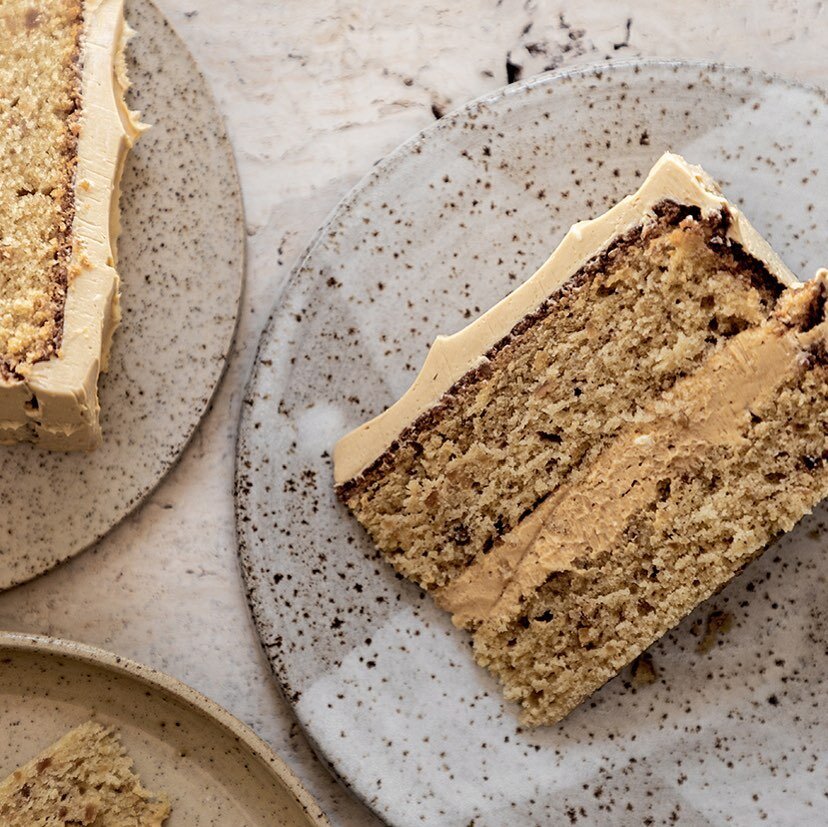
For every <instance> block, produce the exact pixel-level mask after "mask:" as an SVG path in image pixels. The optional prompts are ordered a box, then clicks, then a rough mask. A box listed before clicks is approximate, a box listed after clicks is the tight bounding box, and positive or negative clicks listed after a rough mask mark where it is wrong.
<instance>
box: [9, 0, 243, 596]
mask: <svg viewBox="0 0 828 827" xmlns="http://www.w3.org/2000/svg"><path fill="white" fill-rule="evenodd" d="M139 1H140V2H141V3H143V4H144V5H146V6H149V7H151V8H152V9H153V11H154V12H155V13H156V14H157V15H158V16H159V17H160V18H161V19H162V20H163V21H164V23H165V25H166V27H167V28H168V29H169V30H170V32H171V33H172V35H173V36H174V37H175V38H176V40H178V42H179V44H180V49H181V53H182V56H183V57H184V59H185V60H187V61H188V62H189V63H190V65H191V66H192V68H193V69H194V70H195V72H196V73H197V75H198V77H199V78H200V79H201V80H202V81H203V84H204V91H205V94H206V98H207V100H208V102H209V104H210V106H211V108H212V110H213V112H214V114H215V115H216V118H215V121H214V123H215V128H216V136H217V138H218V140H219V142H220V143H221V144H223V145H224V147H225V149H226V152H227V157H228V160H229V162H230V163H229V166H228V173H229V174H230V176H231V177H232V180H233V182H234V184H235V186H234V188H233V191H232V193H231V195H230V199H231V200H232V201H233V202H235V208H236V209H235V210H234V212H236V213H237V215H238V221H237V224H238V233H237V239H236V244H237V245H238V246H239V247H240V251H241V259H240V262H239V265H240V266H239V267H238V270H235V268H234V272H237V273H238V288H237V289H236V290H235V291H234V297H233V303H232V307H234V308H235V313H234V318H233V327H232V329H231V330H230V333H229V336H228V337H227V341H226V343H225V344H224V345H222V350H223V354H222V358H221V368H220V369H219V372H218V374H217V375H216V377H215V379H214V381H213V386H212V388H210V390H209V393H208V394H206V395H205V396H204V397H203V400H204V401H203V405H202V408H201V411H200V412H199V413H198V416H197V417H196V418H195V420H194V421H193V424H192V426H191V428H190V430H189V432H188V433H187V434H186V436H185V437H184V439H183V441H182V442H181V444H180V446H179V448H178V450H177V451H176V452H175V454H174V455H173V456H172V458H171V459H170V460H169V461H168V462H167V464H166V465H165V466H163V467H162V470H161V473H160V474H159V475H158V477H157V479H155V480H154V482H153V483H152V484H150V485H149V486H147V488H146V489H144V490H143V491H140V493H139V494H138V495H137V497H136V498H135V500H134V501H133V502H132V503H131V504H130V505H129V506H128V508H127V510H126V511H124V513H123V514H121V515H120V516H119V517H118V518H117V519H116V521H115V522H113V523H112V525H110V526H109V527H108V528H106V529H104V530H102V531H100V532H99V533H97V534H96V535H94V537H92V538H91V539H90V540H89V542H87V543H86V544H85V545H83V546H79V547H78V548H76V549H73V550H72V551H71V552H68V553H67V554H65V555H62V556H60V557H58V558H56V559H55V560H52V561H50V562H49V564H48V565H46V566H42V567H35V568H33V569H29V570H28V571H27V572H26V573H25V574H24V575H22V576H21V577H16V578H13V579H12V580H10V581H9V582H8V584H6V585H5V586H0V594H2V593H3V592H6V591H10V590H12V589H15V588H17V587H18V586H22V585H25V584H26V583H30V582H31V581H32V580H36V579H37V578H39V577H42V576H43V575H45V574H48V573H49V572H51V571H54V570H55V569H56V568H58V567H59V566H63V565H65V564H66V563H68V562H69V561H70V560H73V559H74V558H75V557H78V556H79V555H81V554H83V553H84V552H86V551H89V549H91V548H92V547H93V546H96V545H97V544H98V543H100V542H101V541H102V540H103V539H104V538H105V537H107V536H109V535H110V534H111V533H112V532H113V531H114V530H115V529H116V528H118V526H120V525H121V524H122V523H123V522H124V520H126V519H127V518H129V517H131V516H134V515H135V514H137V513H138V511H139V510H140V509H141V508H142V507H143V506H144V505H145V504H146V502H147V500H148V499H149V498H150V497H151V496H152V495H153V494H154V493H155V492H156V491H157V490H158V489H159V488H160V487H161V485H162V484H163V483H164V482H165V481H166V479H167V477H169V475H170V474H171V473H172V472H173V471H174V470H175V468H176V467H177V466H178V464H179V463H180V462H181V460H182V459H183V458H184V454H186V453H187V450H188V448H189V447H190V445H191V444H192V442H193V439H194V437H195V435H196V433H197V432H198V430H199V428H201V425H202V424H203V422H204V419H205V417H206V416H207V414H208V413H209V412H210V410H211V408H212V405H213V402H214V401H215V398H216V396H217V394H218V392H219V389H220V388H221V387H222V385H223V384H224V378H225V376H226V375H227V371H228V369H229V363H230V355H231V353H232V351H233V347H234V344H235V342H236V337H237V335H238V331H239V324H240V322H241V305H242V301H243V299H244V296H245V288H246V286H247V267H248V263H249V255H248V250H247V232H246V230H245V227H246V225H247V221H246V215H245V209H244V195H243V192H242V186H241V178H240V176H239V168H238V162H237V160H236V153H235V149H234V147H233V142H232V141H231V140H230V135H229V133H228V131H227V122H226V119H225V116H224V113H223V112H222V110H221V109H220V108H219V106H218V101H217V99H216V96H215V93H214V92H213V87H212V85H211V84H210V82H209V81H208V79H207V76H206V75H205V74H204V72H202V71H201V68H200V67H199V64H198V61H197V60H196V59H195V56H194V55H193V53H192V52H191V51H190V48H189V47H188V46H187V44H186V42H185V41H184V38H182V37H181V35H180V34H179V33H178V30H177V29H176V28H175V26H174V25H173V24H172V23H171V22H170V20H169V18H168V17H167V15H166V14H165V13H164V12H163V11H162V10H161V8H160V7H159V6H158V3H157V2H156V0H139ZM137 39H138V40H140V32H139V33H138V38H137ZM150 126H151V125H150ZM126 287H127V288H128V287H129V285H126ZM116 335H117V331H116ZM257 353H258V351H257ZM103 438H104V440H106V438H107V435H106V433H104V436H103ZM32 450H40V449H38V448H37V446H32Z"/></svg>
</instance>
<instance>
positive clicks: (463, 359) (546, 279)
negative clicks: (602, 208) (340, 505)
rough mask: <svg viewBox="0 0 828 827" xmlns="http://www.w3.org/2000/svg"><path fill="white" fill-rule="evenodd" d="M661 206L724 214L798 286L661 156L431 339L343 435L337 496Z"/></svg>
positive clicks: (681, 166) (782, 278) (735, 216)
mask: <svg viewBox="0 0 828 827" xmlns="http://www.w3.org/2000/svg"><path fill="white" fill-rule="evenodd" d="M664 202H672V203H675V204H677V205H680V206H690V207H695V208H697V209H699V210H700V213H701V216H702V218H704V217H707V216H710V215H714V214H724V215H726V216H727V217H728V221H727V229H726V234H727V237H728V239H729V240H730V241H732V242H734V243H735V244H736V245H738V247H740V248H741V249H742V250H743V251H744V252H745V253H747V254H748V255H749V256H750V257H751V258H753V259H755V260H756V261H758V262H760V263H761V264H762V265H763V266H764V268H765V269H766V270H767V272H768V273H769V274H770V275H771V276H772V277H774V278H775V279H776V280H778V281H779V283H780V284H781V285H783V286H785V287H788V286H794V285H797V284H799V281H798V280H797V279H796V277H795V276H794V275H793V273H791V271H790V270H789V269H788V268H787V267H786V266H785V264H784V263H783V262H782V260H781V259H780V258H779V256H778V255H777V254H776V253H775V252H774V251H773V249H772V248H771V247H770V245H769V244H768V242H767V241H765V239H763V238H762V237H761V235H760V234H759V233H758V232H757V231H756V230H755V229H754V227H753V226H752V225H751V224H750V222H748V220H747V219H746V218H745V216H744V215H743V214H742V212H741V210H739V209H738V207H736V206H734V205H733V204H732V203H730V202H729V201H728V200H727V199H726V198H725V197H724V196H723V195H722V193H721V191H720V190H719V188H718V186H717V185H716V183H715V182H714V181H713V179H712V178H711V177H710V176H709V175H707V173H706V172H704V170H703V169H702V168H701V167H698V166H694V165H691V164H689V163H687V161H685V159H684V158H682V157H681V156H680V155H676V154H674V153H670V152H667V153H665V154H664V155H662V156H661V158H660V159H659V160H658V161H657V162H656V164H655V165H654V166H653V168H652V170H651V171H650V173H649V175H648V176H647V177H646V179H645V180H644V182H643V183H642V184H641V187H640V188H639V189H638V190H637V191H636V192H635V193H633V194H632V195H629V196H627V197H626V198H624V199H623V200H622V201H620V202H619V203H618V204H616V205H615V206H613V207H612V208H611V209H610V210H609V211H607V212H606V213H604V214H603V215H601V216H599V217H598V218H595V219H592V220H589V221H582V222H579V223H577V224H575V225H574V226H573V227H572V228H571V229H570V230H569V232H568V233H567V234H566V236H565V237H564V239H563V240H562V241H561V243H560V244H559V245H558V247H557V248H556V249H555V251H554V252H553V253H552V254H551V255H550V257H549V258H548V259H547V261H546V262H545V263H544V264H543V265H542V266H541V268H540V269H539V270H538V271H537V272H535V274H534V275H533V276H531V278H529V279H528V280H527V281H526V282H525V283H524V284H522V285H521V286H520V287H518V288H517V289H516V290H514V291H513V292H512V293H511V294H509V295H508V296H506V297H505V298H504V299H503V300H501V301H500V302H499V303H498V304H496V305H495V306H494V307H493V308H491V309H490V310H489V311H487V312H486V313H484V314H483V315H482V316H480V317H479V318H477V319H476V320H475V321H473V322H472V323H471V324H469V325H468V326H467V327H465V328H463V329H462V330H460V331H459V332H457V333H455V334H454V335H451V336H438V337H437V338H436V340H435V342H434V344H433V345H432V346H431V348H430V349H429V352H428V355H427V357H426V359H425V362H424V364H423V367H422V369H421V370H420V372H419V374H418V375H417V377H416V379H415V380H414V382H413V384H412V385H411V387H410V388H409V389H408V391H406V393H405V394H404V395H403V396H402V397H401V398H400V399H399V400H398V401H397V402H395V403H394V404H393V405H392V406H391V407H389V408H388V409H387V410H386V411H384V412H383V413H381V414H380V415H378V416H377V417H375V418H373V419H371V420H370V421H368V422H366V423H364V424H362V425H360V426H359V427H357V428H356V429H354V430H353V431H351V432H350V433H347V434H346V435H345V436H343V437H342V438H341V439H340V440H339V441H338V442H337V443H336V445H335V447H334V452H333V460H334V482H335V485H336V487H337V490H338V492H339V494H340V496H345V495H346V493H347V489H348V488H349V487H351V486H353V484H354V483H356V482H357V481H358V480H359V479H360V478H361V477H362V476H363V475H364V474H366V472H368V471H369V470H370V469H372V468H373V467H374V466H376V465H377V464H378V463H380V462H381V460H382V458H383V456H384V455H385V454H386V452H388V451H389V449H392V447H393V445H394V444H395V442H396V441H397V440H398V439H399V438H400V436H401V435H402V434H403V433H404V432H405V431H406V430H407V429H409V428H412V427H413V426H415V425H416V422H417V420H418V419H419V418H420V417H421V416H423V415H424V414H426V413H427V412H428V411H429V409H430V408H432V407H433V406H435V405H436V404H437V403H438V402H439V400H440V398H441V397H442V396H443V395H444V394H446V393H447V392H448V391H450V390H451V388H452V387H453V386H454V385H455V384H456V383H458V382H459V381H460V380H461V379H462V378H463V377H464V376H465V375H466V374H468V373H470V372H471V371H474V370H475V369H477V368H479V367H480V366H481V365H482V364H483V363H484V362H485V361H486V354H487V352H488V351H490V350H491V349H492V348H493V347H494V346H495V345H496V344H497V343H498V342H500V341H502V340H503V339H505V338H506V337H507V336H508V335H509V333H510V332H511V331H512V329H513V328H514V327H515V326H516V325H517V324H518V323H519V322H520V321H521V320H522V319H524V318H525V317H527V316H529V315H531V314H532V313H533V312H534V311H535V310H537V308H538V307H540V306H541V305H542V304H543V302H544V301H546V300H547V299H548V298H549V296H551V295H552V294H554V293H555V292H556V291H557V290H559V289H561V288H562V287H563V286H564V285H565V284H566V282H567V281H569V280H570V279H572V278H573V277H574V276H575V275H576V274H577V273H578V272H579V271H580V270H582V269H583V268H584V267H585V266H586V265H587V264H588V263H589V262H590V261H591V260H593V259H595V258H596V257H598V256H599V255H600V254H601V252H602V251H603V250H605V249H606V248H607V247H608V246H609V245H610V244H612V243H613V242H614V241H616V240H618V239H620V238H623V237H624V236H625V235H626V234H627V233H629V232H630V231H632V230H634V229H635V228H636V227H640V226H641V225H643V224H646V223H647V222H649V221H653V220H654V208H656V207H657V206H658V205H660V204H663V203H664Z"/></svg>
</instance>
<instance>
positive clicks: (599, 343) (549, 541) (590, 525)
mask: <svg viewBox="0 0 828 827" xmlns="http://www.w3.org/2000/svg"><path fill="white" fill-rule="evenodd" d="M824 282H825V279H824V276H820V277H819V278H818V279H817V280H816V281H815V282H814V283H812V284H811V285H809V286H808V287H807V288H801V287H800V285H798V283H797V281H796V279H795V278H794V277H793V275H792V274H791V273H790V272H789V271H788V270H787V269H786V268H785V267H784V265H783V264H782V263H781V261H780V260H779V259H778V257H777V256H776V255H775V254H774V253H773V251H772V250H771V249H770V248H769V246H768V245H767V244H766V243H765V242H764V241H763V240H762V239H761V238H760V237H759V236H758V234H757V233H756V232H755V230H754V229H753V228H752V227H751V226H750V225H749V224H748V222H747V221H746V219H745V218H744V216H742V214H741V213H740V211H739V210H738V209H737V208H735V207H734V206H733V205H732V204H730V203H729V202H727V201H726V200H725V199H724V197H723V196H722V195H721V193H720V192H719V190H718V188H717V187H716V186H715V184H714V183H713V182H712V181H711V179H709V177H707V176H706V175H705V174H704V173H703V172H702V171H701V170H700V169H699V168H698V167H691V166H689V165H688V164H687V163H686V162H684V160H683V159H681V158H680V157H678V156H675V155H669V154H668V155H665V156H664V157H663V158H662V159H661V160H660V161H659V162H658V163H657V164H656V166H655V167H654V169H653V170H652V172H651V173H650V175H649V176H648V178H647V180H646V181H645V182H644V184H643V185H642V187H641V188H640V189H639V191H638V192H637V193H635V194H634V195H632V196H630V197H629V198H627V199H625V200H624V201H622V202H621V203H620V204H618V205H617V206H616V207H614V208H613V209H612V210H610V211H609V212H608V213H607V214H606V215H604V216H602V217H601V218H599V219H596V220H595V221H591V222H585V223H582V224H579V225H576V226H575V227H573V229H572V230H571V231H570V232H569V233H568V234H567V236H566V238H565V239H564V241H563V242H562V244H561V245H560V247H559V248H558V249H557V250H556V251H555V253H554V254H553V255H552V256H551V258H550V259H549V261H548V262H547V263H546V264H545V265H544V266H543V267H542V268H541V269H540V270H539V271H538V272H537V273H536V274H535V275H534V276H533V277H532V278H531V279H530V280H529V281H528V282H527V283H526V284H524V285H523V286H522V287H521V288H519V289H518V290H516V291H515V292H514V293H513V294H512V295H511V296H509V297H507V299H505V300H504V301H503V302H501V303H500V304H499V305H497V306H496V307H495V308H493V309H492V310H491V311H489V312H488V313H487V314H485V315H484V316H483V317H482V318H481V319H479V320H478V321H477V322H475V323H473V324H472V325H470V326H469V327H468V328H466V329H465V330H464V331H462V332H461V333H459V334H456V335H455V336H453V337H449V338H448V339H441V340H438V342H437V343H436V344H435V345H434V347H433V348H432V350H431V352H430V353H429V357H428V359H427V361H426V365H425V366H424V368H423V371H422V372H421V374H420V376H419V377H418V378H417V381H416V382H415V384H414V385H413V386H412V388H411V389H410V390H409V392H408V393H407V394H406V395H405V397H404V398H403V399H402V400H400V402H398V403H397V404H395V405H394V406H392V407H391V408H390V409H389V410H388V411H386V412H385V413H384V414H382V415H381V416H379V417H378V418H377V419H375V420H372V421H371V422H369V423H366V424H365V425H363V426H361V427H360V428H358V429H357V430H356V431H354V432H353V433H351V434H349V435H348V436H346V437H345V438H343V439H342V440H341V441H340V443H339V444H338V445H337V446H336V451H335V477H336V484H337V492H338V494H339V496H340V497H341V498H342V500H343V501H344V502H345V503H347V505H348V506H349V508H350V509H351V510H352V511H353V512H354V514H355V515H356V516H357V518H358V519H359V520H360V522H361V523H362V524H363V525H364V526H365V527H366V529H367V530H368V532H369V533H370V535H371V537H372V539H373V540H374V542H375V544H376V545H377V547H378V548H379V549H380V550H381V551H382V552H383V553H384V554H385V556H386V557H387V559H388V560H389V561H390V562H391V563H392V564H393V565H394V566H395V567H396V568H397V569H398V570H399V571H400V572H402V573H403V574H404V575H406V576H407V577H409V578H411V579H413V580H415V581H416V582H418V583H419V584H420V585H421V586H423V587H424V588H426V589H428V590H429V591H432V592H433V593H434V595H435V597H436V599H437V600H438V602H439V603H440V604H441V605H443V606H444V607H445V608H447V609H448V610H449V611H451V612H452V614H453V616H454V620H455V622H456V623H458V624H460V625H463V626H466V627H468V628H469V629H471V630H472V631H473V632H474V635H475V652H476V656H477V658H478V660H479V662H480V663H481V664H483V665H485V666H487V667H489V668H490V669H492V670H493V671H494V672H495V673H496V674H497V675H498V676H499V677H500V678H501V680H502V681H503V683H504V686H505V690H506V694H507V696H508V697H510V698H512V699H514V700H518V701H520V702H521V703H522V704H523V706H524V710H525V717H526V719H527V720H528V721H529V722H531V723H550V722H553V721H556V720H559V719H560V718H561V717H562V716H563V715H565V714H566V713H567V712H568V711H569V710H570V709H572V708H573V706H575V705H576V704H577V703H579V702H580V701H581V700H583V698H584V697H586V696H587V695H588V694H590V693H591V692H592V691H594V690H595V689H597V688H598V687H599V686H600V685H601V684H602V683H604V682H605V681H606V680H607V679H608V678H609V677H611V676H612V675H613V674H615V673H616V672H617V671H618V670H619V669H620V668H621V667H622V666H623V665H624V664H625V663H627V662H629V661H630V660H632V659H633V658H634V657H635V656H637V655H638V654H639V653H640V652H641V651H643V649H644V648H646V646H648V645H649V644H650V643H651V642H652V641H653V640H655V639H656V638H657V637H658V636H659V635H661V634H663V633H664V632H665V631H667V629H669V628H670V627H671V626H673V625H675V623H677V622H678V621H679V620H680V619H681V617H683V616H684V615H685V614H687V612H689V611H690V610H691V609H692V608H693V607H694V606H695V605H697V604H698V603H699V602H700V601H701V600H703V599H704V598H705V597H707V596H709V595H710V594H711V593H712V592H713V591H715V590H716V589H718V588H721V587H722V586H723V585H724V584H725V583H726V582H727V580H728V579H729V578H730V577H732V576H733V574H734V573H735V572H736V571H738V570H739V569H740V568H741V567H742V566H743V565H744V564H746V562H747V561H749V560H750V559H751V557H753V556H754V555H755V554H756V553H758V551H760V550H761V548H762V547H764V545H765V544H766V543H767V542H768V541H769V540H770V539H771V538H772V537H773V536H774V535H775V534H776V533H778V532H780V531H783V530H787V529H789V528H790V527H791V526H792V525H793V524H794V523H795V522H796V520H797V519H799V518H800V517H801V516H802V515H803V514H805V513H807V512H808V510H809V509H810V508H812V507H813V505H814V504H816V503H817V502H819V500H820V499H821V498H822V497H823V496H824V495H825V493H826V472H825V471H824V468H823V465H824V458H825V457H826V456H828V441H827V439H826V432H827V431H828V427H823V425H824V422H825V418H826V406H825V401H824V400H825V395H824V391H825V388H824V381H825V379H824V373H825V364H824V363H825V359H824V330H825V327H824V324H823V316H824V295H825V285H824ZM786 440H790V443H791V444H790V446H789V447H784V448H783V447H781V446H782V445H784V443H785V441H786ZM747 480H749V481H750V482H749V484H748V483H747V482H746V481H747Z"/></svg>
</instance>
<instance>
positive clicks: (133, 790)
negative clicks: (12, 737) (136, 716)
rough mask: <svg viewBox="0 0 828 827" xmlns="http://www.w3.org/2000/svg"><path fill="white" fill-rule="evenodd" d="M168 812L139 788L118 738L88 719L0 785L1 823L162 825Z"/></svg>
mask: <svg viewBox="0 0 828 827" xmlns="http://www.w3.org/2000/svg"><path fill="white" fill-rule="evenodd" d="M169 812H170V805H169V803H168V801H167V800H166V798H165V797H163V796H156V795H153V794H152V793H150V792H148V791H147V790H145V789H144V788H143V787H142V786H141V782H140V780H139V778H138V776H137V775H135V773H134V772H133V771H132V761H131V760H130V759H129V757H128V756H127V755H126V753H125V752H124V748H123V746H121V743H120V741H119V740H118V738H117V736H116V735H115V734H114V733H113V732H112V731H111V730H109V729H105V728H104V727H102V726H100V725H99V724H96V723H94V722H92V721H90V722H89V723H86V724H83V725H82V726H79V727H78V728H77V729H74V730H72V731H71V732H70V733H68V734H67V735H65V736H64V737H63V738H61V739H60V740H59V741H58V742H57V743H56V744H53V745H52V746H51V747H49V748H48V749H45V750H44V751H43V752H41V753H40V755H38V756H37V757H36V758H33V759H32V760H31V761H30V762H29V763H28V764H26V765H25V766H23V767H21V768H20V769H18V770H15V771H14V772H13V773H12V774H11V775H10V776H9V777H8V778H7V779H6V780H5V781H3V782H2V783H0V824H2V825H3V827H70V825H72V826H74V825H78V826H80V825H90V827H161V825H162V824H163V823H164V822H165V821H166V819H167V816H168V815H169Z"/></svg>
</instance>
